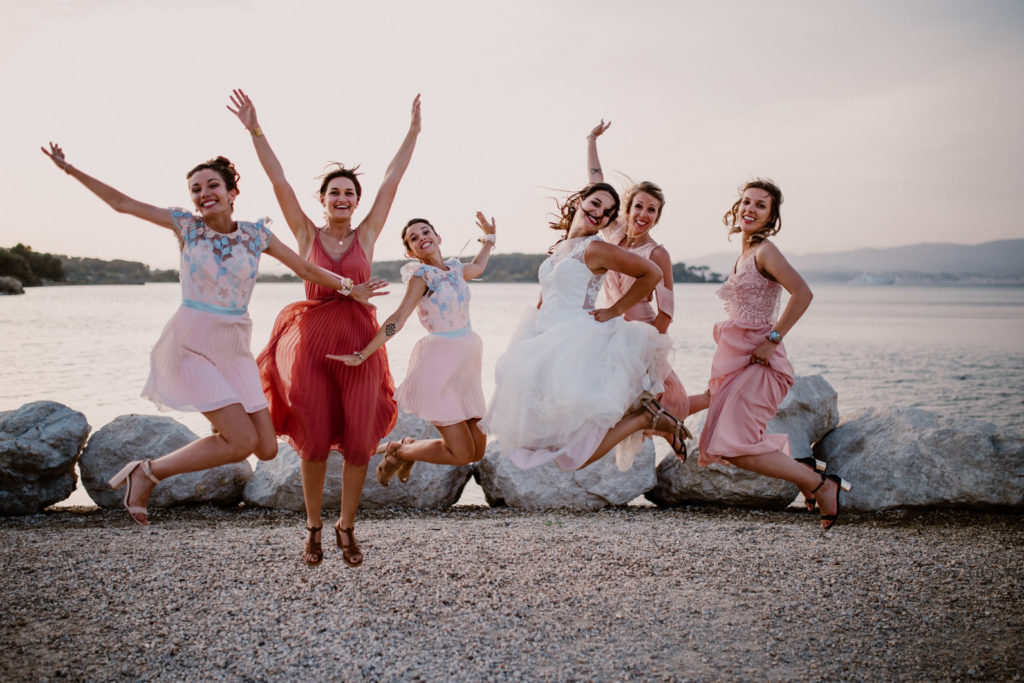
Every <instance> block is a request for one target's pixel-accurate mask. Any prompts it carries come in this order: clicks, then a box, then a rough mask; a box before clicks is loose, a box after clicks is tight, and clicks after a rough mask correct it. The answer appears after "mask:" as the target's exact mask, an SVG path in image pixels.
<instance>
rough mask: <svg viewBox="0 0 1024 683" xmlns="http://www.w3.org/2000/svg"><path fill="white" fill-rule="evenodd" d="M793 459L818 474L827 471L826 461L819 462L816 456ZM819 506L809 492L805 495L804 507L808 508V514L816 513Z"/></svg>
mask: <svg viewBox="0 0 1024 683" xmlns="http://www.w3.org/2000/svg"><path fill="white" fill-rule="evenodd" d="M793 459H794V460H796V461H797V462H798V463H800V464H801V465H807V466H808V467H810V468H811V469H812V470H814V471H816V472H824V471H825V466H826V463H825V461H824V460H818V459H817V458H815V457H814V456H811V455H808V456H807V457H806V458H793ZM801 493H803V491H801ZM817 506H818V504H817V502H816V501H815V500H814V496H812V495H811V494H810V491H808V492H807V493H804V507H805V508H807V511H808V512H814V510H815V508H816V507H817Z"/></svg>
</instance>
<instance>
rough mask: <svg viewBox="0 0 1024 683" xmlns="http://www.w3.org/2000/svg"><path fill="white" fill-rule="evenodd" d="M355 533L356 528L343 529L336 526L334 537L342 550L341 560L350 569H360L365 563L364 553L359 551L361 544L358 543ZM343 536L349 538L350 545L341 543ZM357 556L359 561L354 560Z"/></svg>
mask: <svg viewBox="0 0 1024 683" xmlns="http://www.w3.org/2000/svg"><path fill="white" fill-rule="evenodd" d="M354 531H355V527H349V528H348V529H341V528H339V527H338V525H337V524H335V525H334V536H335V538H336V539H337V541H338V547H339V548H341V559H342V560H343V561H344V562H345V564H347V565H348V566H350V567H358V566H359V565H361V564H362V563H363V551H361V550H360V549H359V544H358V543H356V535H355V533H353V532H354ZM343 535H344V536H348V543H342V542H341V538H342V536H343ZM356 556H358V557H359V559H358V560H355V559H353V557H356Z"/></svg>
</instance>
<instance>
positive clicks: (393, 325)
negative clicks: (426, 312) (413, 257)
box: [327, 277, 427, 366]
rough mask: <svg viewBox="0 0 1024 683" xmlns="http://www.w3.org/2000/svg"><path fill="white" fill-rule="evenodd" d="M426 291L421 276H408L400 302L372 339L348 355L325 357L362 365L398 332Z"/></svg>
mask: <svg viewBox="0 0 1024 683" xmlns="http://www.w3.org/2000/svg"><path fill="white" fill-rule="evenodd" d="M426 293H427V283H426V282H425V281H424V280H423V278H421V277H411V278H409V284H408V285H407V286H406V288H405V296H404V297H402V303H400V304H398V308H397V309H396V310H395V312H394V313H392V314H391V315H390V316H388V319H387V320H385V321H384V324H383V325H381V326H380V329H379V330H377V334H375V335H374V336H373V339H371V340H370V342H369V343H368V344H367V345H366V346H365V347H363V348H362V349H361V350H359V351H356V352H355V353H352V354H349V355H344V356H342V355H328V356H327V357H328V358H330V359H331V360H340V361H341V362H342V363H344V364H345V365H353V366H354V365H362V364H363V362H364V361H365V360H366V359H367V358H369V357H370V356H372V355H373V354H374V353H376V352H377V349H379V348H380V347H382V346H384V344H385V343H386V342H387V341H388V340H390V339H391V337H394V336H395V335H396V334H398V332H399V330H401V329H402V328H403V327H405V321H406V320H408V319H409V316H410V315H412V312H413V310H414V309H415V308H416V304H417V303H418V302H419V300H420V299H422V298H423V295H424V294H426Z"/></svg>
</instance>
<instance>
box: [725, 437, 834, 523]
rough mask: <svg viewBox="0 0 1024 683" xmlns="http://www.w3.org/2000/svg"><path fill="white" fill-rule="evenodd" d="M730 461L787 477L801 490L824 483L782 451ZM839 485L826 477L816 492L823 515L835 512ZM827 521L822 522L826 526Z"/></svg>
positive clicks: (746, 456) (812, 488) (763, 472)
mask: <svg viewBox="0 0 1024 683" xmlns="http://www.w3.org/2000/svg"><path fill="white" fill-rule="evenodd" d="M729 462H731V463H732V464H734V465H736V466H737V467H742V468H743V469H745V470H749V471H751V472H757V473H758V474H765V475H768V476H769V477H775V478H776V479H785V480H786V481H789V482H792V483H794V484H796V485H797V486H798V487H800V490H801V491H813V490H814V489H815V488H817V487H818V485H819V484H822V481H821V476H820V475H819V474H818V473H817V472H815V471H814V470H812V469H811V468H810V467H808V466H807V465H804V464H802V463H799V462H797V461H796V460H794V459H793V458H791V457H789V456H788V455H786V454H785V453H783V452H782V451H775V452H773V453H767V454H765V455H741V456H738V457H735V458H729ZM838 495H839V485H838V484H837V483H836V482H834V481H832V480H831V479H826V480H825V482H824V484H822V486H821V488H819V489H818V491H817V493H815V494H814V496H815V499H816V500H817V501H818V506H819V507H820V508H821V513H822V514H823V515H831V514H835V511H836V502H837V496H838ZM825 524H826V522H824V521H823V522H822V523H821V525H822V527H824V526H825Z"/></svg>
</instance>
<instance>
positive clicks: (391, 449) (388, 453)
mask: <svg viewBox="0 0 1024 683" xmlns="http://www.w3.org/2000/svg"><path fill="white" fill-rule="evenodd" d="M401 445H402V444H401V442H399V441H389V442H388V444H387V445H386V446H384V450H383V453H384V457H383V458H381V459H380V462H379V463H377V469H376V470H375V473H376V475H377V483H378V484H380V485H381V486H387V485H388V484H390V483H391V478H392V477H394V476H395V473H397V472H398V470H399V468H401V467H402V464H403V463H404V462H405V461H404V460H402V459H401V458H399V457H398V455H397V453H396V451H397V450H398V449H399V447H400V446H401ZM377 450H378V452H380V451H381V449H379V448H378V449H377Z"/></svg>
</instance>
